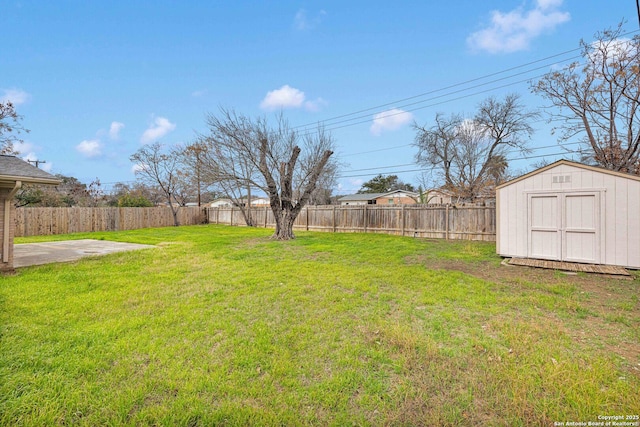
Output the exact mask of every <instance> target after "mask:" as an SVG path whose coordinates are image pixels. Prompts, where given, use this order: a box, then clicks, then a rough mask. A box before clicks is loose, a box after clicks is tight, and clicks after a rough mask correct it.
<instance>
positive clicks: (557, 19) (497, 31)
mask: <svg viewBox="0 0 640 427" xmlns="http://www.w3.org/2000/svg"><path fill="white" fill-rule="evenodd" d="M560 6H562V0H537V1H536V4H535V6H534V7H533V8H531V9H528V10H524V9H523V8H522V7H519V8H517V9H514V10H512V11H510V12H506V13H503V12H501V11H499V10H494V11H492V12H491V25H490V26H489V27H488V28H485V29H482V30H480V31H477V32H475V33H472V34H471V35H470V36H469V37H468V38H467V45H468V46H469V47H471V49H473V50H476V51H486V52H489V53H494V54H495V53H511V52H517V51H521V50H526V49H528V48H529V44H530V43H531V41H532V40H533V39H534V38H536V37H538V36H539V35H541V34H542V33H544V32H549V31H552V30H553V29H555V28H556V27H557V26H558V25H560V24H563V23H565V22H567V21H569V19H571V16H570V14H569V12H562V11H560V10H558V8H559V7H560Z"/></svg>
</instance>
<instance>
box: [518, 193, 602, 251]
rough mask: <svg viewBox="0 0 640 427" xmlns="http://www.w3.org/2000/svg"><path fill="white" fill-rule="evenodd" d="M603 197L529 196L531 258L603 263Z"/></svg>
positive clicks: (580, 194)
mask: <svg viewBox="0 0 640 427" xmlns="http://www.w3.org/2000/svg"><path fill="white" fill-rule="evenodd" d="M599 221H600V220H599V194H598V193H578V194H571V193H567V194H565V193H559V194H549V193H546V194H530V195H529V221H528V224H529V230H528V232H529V233H528V235H529V248H528V256H529V257H531V258H541V259H552V260H558V261H571V262H585V263H594V264H597V263H599V262H600V256H599V254H600V247H599V244H598V242H599V236H600V230H599V223H600V222H599Z"/></svg>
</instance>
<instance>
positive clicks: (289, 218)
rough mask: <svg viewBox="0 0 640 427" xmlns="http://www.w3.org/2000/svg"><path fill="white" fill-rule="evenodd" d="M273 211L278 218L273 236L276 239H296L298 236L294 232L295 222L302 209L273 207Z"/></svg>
mask: <svg viewBox="0 0 640 427" xmlns="http://www.w3.org/2000/svg"><path fill="white" fill-rule="evenodd" d="M272 211H273V215H274V217H275V219H276V231H275V232H274V233H273V235H272V236H271V238H272V239H275V240H291V239H295V238H296V236H295V234H293V223H294V222H295V220H296V218H297V216H298V214H299V213H300V210H299V209H294V210H288V209H282V210H276V209H272Z"/></svg>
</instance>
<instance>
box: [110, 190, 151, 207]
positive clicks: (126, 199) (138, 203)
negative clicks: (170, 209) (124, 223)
mask: <svg viewBox="0 0 640 427" xmlns="http://www.w3.org/2000/svg"><path fill="white" fill-rule="evenodd" d="M118 207H121V208H150V207H153V203H151V201H150V200H149V199H147V198H146V197H144V196H142V195H134V194H131V193H127V194H123V195H122V196H120V197H119V198H118Z"/></svg>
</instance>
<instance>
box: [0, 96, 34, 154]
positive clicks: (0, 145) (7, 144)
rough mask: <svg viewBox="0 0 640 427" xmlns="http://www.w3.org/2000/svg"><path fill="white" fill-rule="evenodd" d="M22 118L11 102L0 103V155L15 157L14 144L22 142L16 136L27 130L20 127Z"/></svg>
mask: <svg viewBox="0 0 640 427" xmlns="http://www.w3.org/2000/svg"><path fill="white" fill-rule="evenodd" d="M21 121H22V116H21V115H19V114H18V113H16V110H15V108H14V106H13V104H12V103H11V101H4V102H0V154H9V155H16V154H18V153H17V151H16V150H15V148H14V144H15V143H18V142H22V140H21V139H20V138H19V137H18V135H19V134H20V133H22V132H25V133H28V132H29V130H28V129H25V128H24V127H23V126H22V123H20V122H21Z"/></svg>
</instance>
